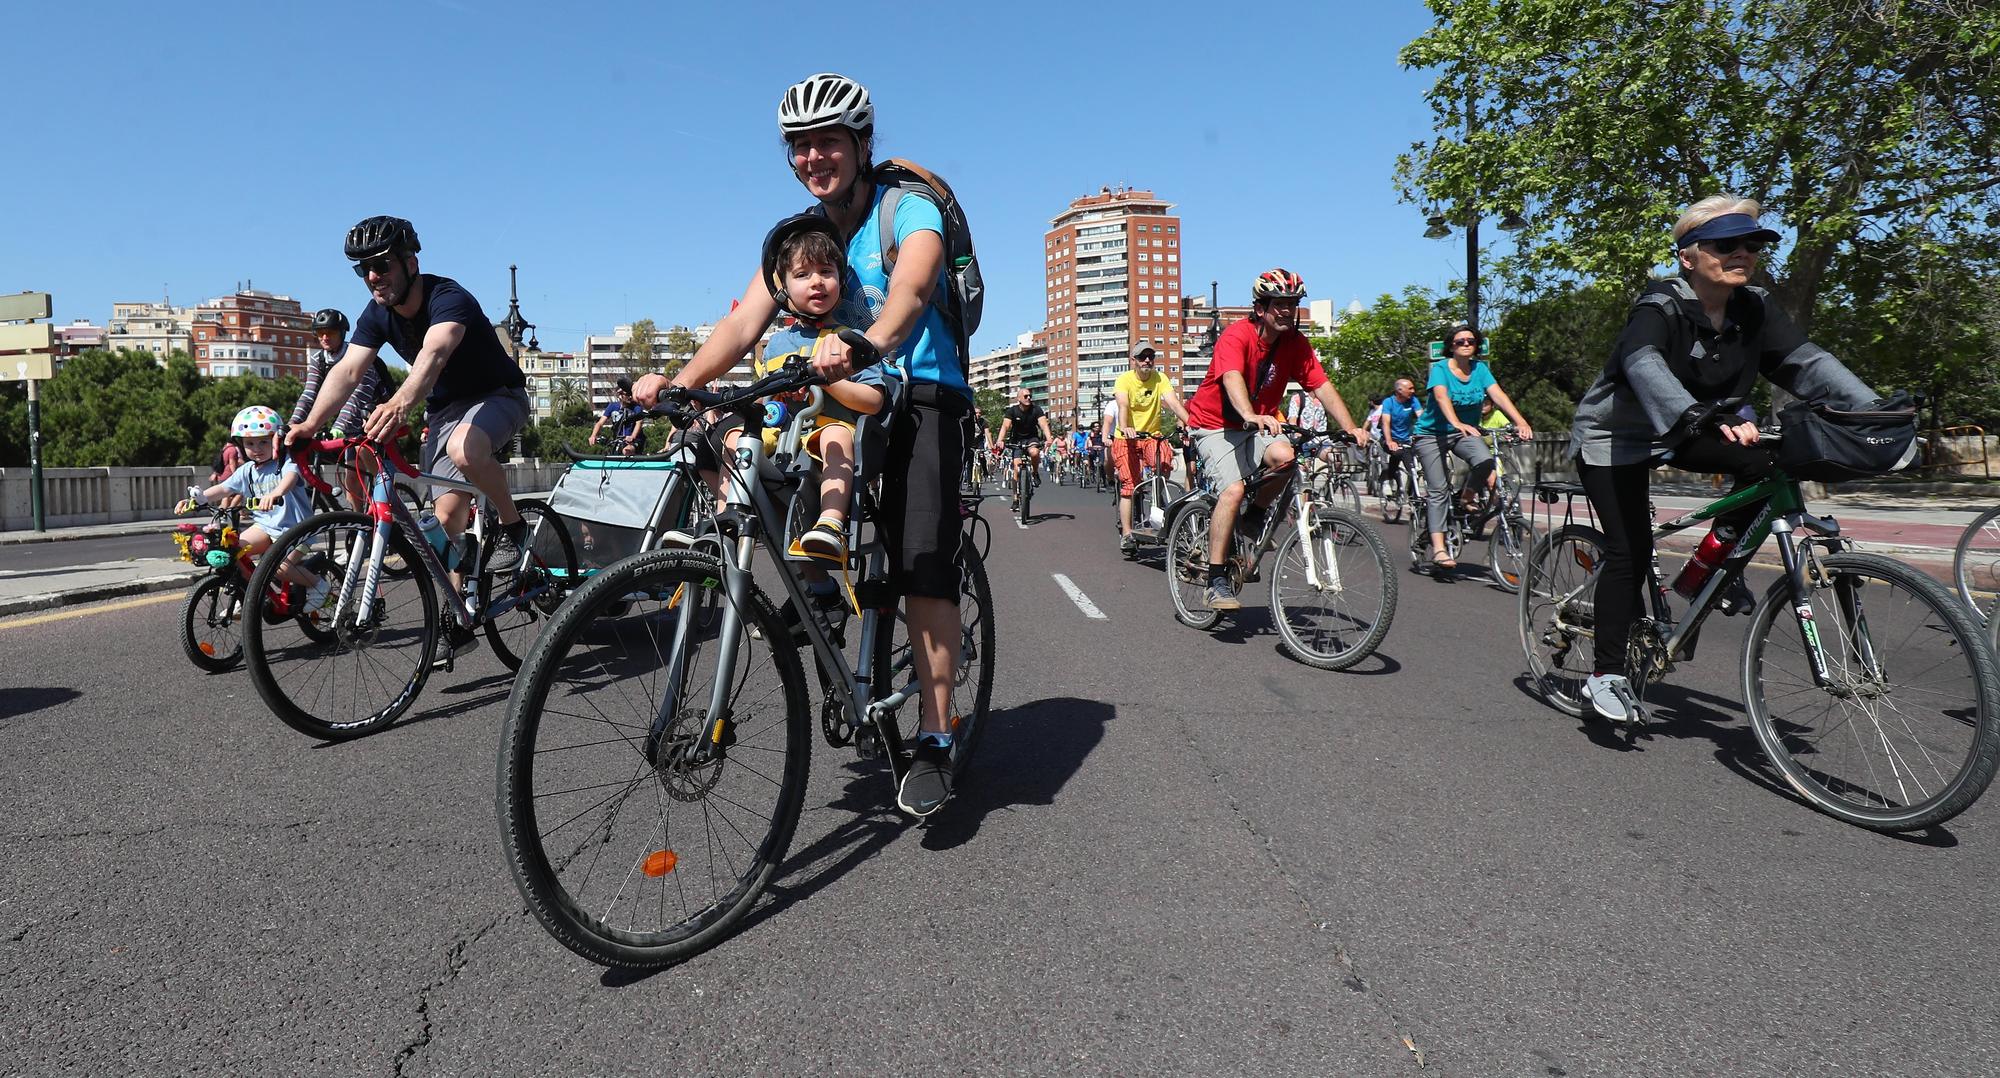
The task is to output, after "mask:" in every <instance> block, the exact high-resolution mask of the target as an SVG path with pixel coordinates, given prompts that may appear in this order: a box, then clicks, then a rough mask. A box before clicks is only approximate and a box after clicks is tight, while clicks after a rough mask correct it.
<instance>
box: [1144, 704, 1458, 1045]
mask: <svg viewBox="0 0 2000 1078" xmlns="http://www.w3.org/2000/svg"><path fill="white" fill-rule="evenodd" d="M1175 722H1176V723H1178V724H1179V726H1180V729H1181V733H1182V736H1183V737H1184V738H1185V739H1186V740H1187V746H1188V749H1189V751H1190V752H1191V753H1192V754H1193V756H1194V758H1195V759H1196V760H1198V761H1200V763H1201V766H1202V769H1203V770H1205V771H1206V772H1207V773H1208V780H1209V782H1211V783H1213V784H1214V786H1215V789H1216V792H1217V794H1219V795H1220V796H1221V798H1222V803H1223V804H1224V805H1225V806H1226V807H1227V808H1228V809H1229V812H1230V814H1231V815H1233V816H1235V817H1236V820H1237V822H1238V823H1240V824H1242V825H1243V830H1244V831H1245V832H1247V833H1248V834H1249V835H1250V838H1251V840H1252V841H1253V842H1254V843H1255V844H1256V845H1257V847H1258V848H1259V849H1260V850H1262V851H1263V853H1264V857H1265V858H1266V859H1267V860H1268V861H1270V863H1271V869H1272V871H1274V872H1276V873H1277V874H1278V879H1279V880H1281V881H1283V883H1284V886H1285V890H1286V891H1287V892H1289V893H1290V895H1291V898H1292V901H1294V902H1297V903H1298V904H1299V911H1300V912H1301V913H1302V914H1304V915H1305V919H1306V921H1307V922H1308V923H1309V924H1310V925H1311V926H1312V928H1313V930H1314V931H1316V932H1332V931H1334V923H1333V922H1332V921H1331V920H1326V919H1323V918H1322V917H1321V916H1320V915H1319V914H1318V913H1317V912H1315V911H1314V909H1313V902H1312V897H1311V895H1310V894H1309V893H1308V892H1307V890H1306V887H1305V884H1303V883H1302V882H1300V881H1299V879H1298V877H1297V876H1295V875H1293V874H1292V872H1291V870H1290V869H1288V868H1286V867H1285V862H1284V858H1282V857H1280V856H1279V854H1278V844H1277V840H1276V839H1274V838H1272V837H1271V836H1270V835H1267V834H1265V833H1264V832H1263V831H1261V830H1259V829H1258V827H1257V821H1256V820H1254V819H1252V818H1251V816H1250V814H1249V813H1248V812H1246V811H1244V809H1243V805H1242V803H1241V802H1239V801H1238V800H1237V799H1236V795H1235V794H1233V793H1231V792H1230V789H1229V784H1228V782H1227V780H1225V779H1224V778H1223V775H1222V771H1221V769H1220V768H1218V767H1217V766H1216V764H1215V762H1214V761H1213V760H1212V759H1211V758H1210V756H1209V754H1208V753H1206V752H1204V751H1203V750H1202V747H1201V743H1200V741H1199V740H1197V739H1196V737H1195V729H1194V726H1193V724H1192V723H1190V722H1189V721H1188V719H1187V718H1186V717H1185V716H1184V715H1180V714H1176V716H1175ZM1333 957H1334V961H1336V962H1338V963H1339V964H1340V968H1341V971H1342V972H1343V973H1345V974H1346V976H1345V977H1343V978H1342V980H1341V983H1342V984H1343V985H1345V986H1346V987H1347V989H1348V990H1349V991H1351V992H1353V993H1355V994H1356V995H1359V996H1362V997H1363V998H1364V999H1365V1000H1366V1002H1367V1004H1368V1006H1370V1007H1372V1008H1373V1009H1374V1010H1375V1011H1377V1012H1378V1013H1380V1014H1381V1015H1382V1016H1384V1017H1385V1018H1386V1019H1387V1020H1388V1022H1389V1041H1390V1043H1391V1044H1399V1045H1401V1046H1403V1047H1404V1048H1407V1049H1408V1050H1409V1052H1410V1056H1409V1058H1410V1060H1411V1061H1412V1062H1414V1063H1415V1064H1416V1065H1417V1066H1418V1067H1419V1068H1423V1069H1430V1068H1432V1067H1433V1066H1434V1064H1435V1061H1434V1060H1430V1059H1428V1058H1426V1057H1427V1051H1426V1049H1425V1048H1424V1047H1423V1046H1422V1042H1420V1041H1419V1040H1417V1036H1416V1034H1417V1031H1416V1030H1415V1028H1413V1027H1412V1025H1411V1024H1410V1023H1409V1022H1408V1021H1407V1020H1405V1019H1404V1018H1403V1016H1402V1015H1400V1014H1398V1013H1397V1012H1396V1009H1395V1007H1394V1006H1393V1005H1392V1004H1391V1003H1390V1001H1389V1000H1388V999H1387V998H1385V996H1384V995H1383V993H1381V992H1379V991H1377V990H1376V988H1375V985H1374V983H1373V982H1372V981H1371V980H1370V978H1369V977H1368V976H1367V975H1366V974H1365V973H1363V972H1362V969H1361V967H1360V966H1359V965H1358V964H1357V963H1356V962H1355V961H1354V953H1353V951H1352V950H1351V949H1350V948H1349V947H1348V944H1347V941H1346V940H1345V939H1342V938H1341V937H1339V936H1337V935H1336V936H1334V937H1333Z"/></svg>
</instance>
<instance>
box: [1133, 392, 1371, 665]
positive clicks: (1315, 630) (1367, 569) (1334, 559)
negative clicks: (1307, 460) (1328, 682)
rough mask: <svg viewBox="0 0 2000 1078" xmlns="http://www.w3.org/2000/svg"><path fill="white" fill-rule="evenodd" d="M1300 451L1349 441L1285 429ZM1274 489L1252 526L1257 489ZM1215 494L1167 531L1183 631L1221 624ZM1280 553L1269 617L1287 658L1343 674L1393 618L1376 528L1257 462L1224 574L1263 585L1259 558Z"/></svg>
mask: <svg viewBox="0 0 2000 1078" xmlns="http://www.w3.org/2000/svg"><path fill="white" fill-rule="evenodd" d="M1284 431H1285V433H1286V434H1287V435H1288V436H1290V438H1291V440H1292V444H1293V445H1294V446H1295V447H1296V446H1297V445H1298V444H1299V443H1301V442H1303V441H1307V440H1310V439H1312V438H1318V437H1327V436H1332V437H1334V438H1335V439H1336V440H1340V439H1347V438H1351V436H1350V435H1348V434H1347V433H1346V432H1345V431H1336V432H1328V431H1318V430H1308V429H1306V428H1303V427H1296V426H1292V425H1291V424H1286V425H1285V427H1284ZM1274 484H1275V485H1277V486H1278V487H1279V491H1278V493H1277V495H1276V496H1275V497H1274V498H1273V499H1272V502H1271V508H1270V510H1269V511H1268V512H1265V513H1264V514H1262V516H1263V519H1262V520H1257V519H1255V514H1254V513H1253V512H1252V506H1253V505H1254V504H1255V503H1256V502H1257V500H1258V498H1257V495H1258V492H1259V491H1262V490H1264V489H1266V488H1268V487H1270V486H1272V485H1274ZM1215 505H1216V498H1215V495H1214V494H1213V493H1209V492H1206V491H1204V492H1202V493H1201V494H1198V495H1196V496H1195V497H1193V498H1190V499H1188V500H1187V502H1186V503H1185V504H1183V505H1182V507H1181V508H1180V509H1179V511H1177V512H1176V513H1175V514H1174V517H1173V520H1172V521H1171V522H1170V523H1169V525H1168V532H1167V534H1168V540H1167V591H1168V594H1169V596H1170V598H1171V599H1172V602H1173V608H1174V617H1175V618H1176V619H1177V620H1179V621H1180V622H1181V624H1183V625H1188V626H1191V627H1193V628H1196V629H1204V630H1205V629H1211V628H1214V627H1215V625H1216V623H1217V622H1219V621H1221V620H1222V613H1221V612H1220V611H1216V610H1211V609H1209V608H1208V606H1207V604H1206V600H1205V598H1204V592H1205V591H1206V589H1207V586H1208V529H1209V520H1210V518H1211V516H1212V515H1213V514H1214V512H1215ZM1274 548H1275V550H1276V557H1275V558H1274V559H1273V562H1272V571H1271V595H1270V607H1271V620H1272V622H1273V623H1275V624H1276V625H1277V628H1278V639H1279V640H1280V641H1281V642H1282V644H1283V646H1284V649H1285V652H1286V653H1287V654H1289V655H1291V656H1292V657H1293V658H1295V659H1297V660H1299V661H1300V662H1303V663H1305V664H1306V665H1308V666H1314V667H1318V668H1319V669H1321V670H1345V669H1347V668H1348V667H1350V666H1353V665H1354V664H1355V663H1358V662H1360V661H1361V660H1362V659H1365V658H1367V657H1368V656H1369V655H1371V654H1373V653H1374V651H1375V648H1376V647H1377V646H1379V645H1380V644H1381V643H1382V638H1383V637H1385V636H1387V635H1388V634H1389V623H1390V622H1391V621H1393V620H1394V619H1395V616H1396V574H1395V571H1394V570H1393V569H1392V568H1391V567H1390V565H1389V551H1388V548H1387V547H1385V546H1383V544H1382V537H1381V536H1380V535H1379V534H1377V533H1376V531H1375V529H1374V527H1373V526H1371V525H1370V524H1369V523H1368V522H1367V521H1365V520H1363V519H1362V518H1361V517H1359V516H1357V515H1356V514H1354V513H1351V512H1349V511H1347V510H1345V509H1341V508H1337V507H1335V506H1330V505H1323V504H1321V503H1320V502H1319V501H1318V500H1317V499H1316V497H1315V496H1314V494H1313V491H1312V488H1311V486H1310V485H1309V484H1308V483H1306V482H1305V478H1304V476H1303V475H1302V473H1301V469H1299V468H1296V467H1290V466H1288V467H1285V468H1279V469H1272V468H1269V467H1266V466H1264V465H1262V464H1259V465H1258V467H1257V469H1256V470H1255V471H1253V472H1251V473H1250V476H1249V477H1248V478H1247V479H1246V480H1245V489H1244V495H1243V500H1242V503H1241V505H1240V507H1239V509H1238V512H1237V517H1236V527H1235V529H1234V530H1233V531H1232V532H1231V536H1230V557H1229V563H1228V565H1229V574H1230V578H1231V580H1232V581H1233V582H1234V583H1235V585H1236V587H1237V589H1238V590H1241V589H1242V587H1243V585H1244V584H1246V583H1250V582H1253V581H1256V580H1258V579H1261V574H1262V565H1263V559H1264V555H1266V554H1268V553H1271V552H1272V551H1273V549H1274Z"/></svg>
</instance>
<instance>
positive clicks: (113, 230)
mask: <svg viewBox="0 0 2000 1078" xmlns="http://www.w3.org/2000/svg"><path fill="white" fill-rule="evenodd" d="M826 13H838V14H839V16H840V27H839V28H836V29H832V30H825V29H821V28H819V27H818V26H817V25H816V24H815V22H814V20H815V19H819V18H824V16H825V14H826ZM1427 23H1428V15H1427V13H1426V12H1425V11H1424V9H1423V7H1422V6H1421V5H1420V4H1418V3H1415V2H1410V0H1405V2H1403V3H1390V4H1378V5H1354V6H1351V7H1350V6H1349V5H1334V4H1313V3H1306V4H1295V5H1283V6H1280V7H1277V8H1269V9H1256V8H1247V9H1246V8H1235V7H1233V6H1230V5H1216V4H1200V5H1193V4H1178V3H1171V2H1169V3H1164V4H1157V3H1156V4H1141V5H1130V4H1120V3H1109V4H1107V3H1098V4H1092V5H1080V4H1075V3H1067V4H1042V3H989V4H980V5H952V4H916V5H910V4H897V5H875V4H870V3H862V2H843V3H827V4H816V5H798V4H791V3H765V4H757V5H739V4H723V5H706V4H705V5H692V4H687V5H684V4H679V3H659V4H636V3H635V4H625V3H587V2H583V3H570V4H561V5H558V4H549V3H532V4H528V3H522V4H515V3H505V4H502V3H480V2H476V0H404V2H402V3H396V4H375V3H354V4H343V5H339V6H333V5H324V4H268V3H236V2H231V3H202V4H188V5H178V4H174V5H159V4H125V3H117V4H113V3H92V2H88V0H85V2H81V3H71V4H35V5H32V6H31V7H30V8H28V9H25V10H24V12H23V13H22V15H21V17H20V18H17V19H16V20H15V27H16V29H17V30H24V29H26V30H32V31H33V32H32V33H29V34H23V35H21V36H20V37H19V38H17V41H18V42H19V44H20V45H21V47H19V48H16V49H15V50H13V54H12V55H13V64H12V66H11V67H10V70H9V76H10V77H9V79H8V81H9V83H10V85H11V87H12V93H11V96H12V99H13V100H12V102H11V107H10V108H9V109H8V112H9V114H10V120H11V121H12V122H10V124H9V128H10V130H9V134H8V139H9V142H10V144H11V146H12V148H13V152H10V153H9V154H8V155H7V157H8V158H9V161H10V164H9V167H8V168H7V169H6V170H5V171H4V173H0V192H3V193H4V194H5V196H6V197H5V199H4V204H5V205H6V206H7V207H8V214H9V218H10V220H9V221H8V222H7V224H6V226H5V227H4V228H0V292H12V291H20V290H28V289H32V290H37V291H48V292H52V293H54V295H55V306H56V311H55V313H56V317H57V319H58V321H62V322H66V321H68V320H70V319H73V318H88V319H91V320H92V321H95V322H98V323H99V324H102V323H103V322H104V321H105V320H106V319H107V318H108V317H109V315H110V310H111V304H112V302H113V301H114V300H144V299H156V298H158V297H160V296H161V295H162V293H163V292H164V291H169V290H170V291H171V295H172V297H173V299H174V301H175V302H176V303H182V304H187V303H193V302H196V301H199V300H201V299H204V298H208V297H211V296H215V295H220V294H224V293H227V292H228V291H230V290H231V289H233V288H234V287H235V285H236V283H237V282H239V281H242V280H245V279H249V280H253V281H254V282H255V284H256V286H257V287H259V288H264V289H269V290H273V291H280V292H284V293H288V294H290V295H293V296H295V297H298V298H299V299H301V300H303V301H304V302H305V303H306V305H307V306H308V308H312V307H319V306H337V307H340V308H342V309H343V310H346V311H348V313H349V314H350V315H351V314H353V313H355V312H356V311H358V310H359V309H360V307H361V305H362V304H363V303H364V302H365V300H366V296H365V293H364V292H363V291H362V289H361V286H360V283H359V282H358V281H357V280H356V279H355V278H354V276H353V275H352V274H351V273H350V272H349V270H348V268H347V263H346V261H345V260H344V259H343V258H342V257H341V254H340V239H341V236H342V235H343V233H344V232H345V230H346V228H347V227H348V226H349V225H350V224H352V223H353V222H354V221H355V220H357V219H359V218H361V217H364V216H367V215H369V214H375V213H395V214H398V215H401V216H405V217H408V218H410V219H411V220H413V221H414V222H415V223H416V225H417V228H418V230H419V231H420V233H421V234H422V236H423V239H424V257H423V262H424V268H425V269H426V270H428V271H431V272H435V273H443V274H446V275H448V276H452V277H456V278H458V279H459V280H460V281H461V282H463V283H464V284H465V285H466V286H467V287H468V288H470V289H471V290H472V292H473V294H474V295H476V296H478V297H479V299H480V300H481V302H482V304H483V305H484V306H485V307H486V310H487V313H488V315H489V316H491V317H493V318H496V319H497V318H499V317H500V316H501V315H503V314H504V313H505V311H506V302H507V265H508V264H509V263H510V262H511V263H518V264H519V265H520V266H521V306H522V311H523V313H524V314H525V315H526V316H527V317H528V318H529V319H530V320H532V321H534V322H535V323H536V324H537V325H539V326H540V327H541V328H540V336H541V340H542V343H543V345H544V347H548V348H563V349H571V348H575V347H577V346H579V345H580V344H581V343H582V339H583V336H584V334H585V333H586V332H591V333H608V332H610V330H611V328H612V326H613V325H614V324H615V323H619V322H626V321H631V320H633V319H637V318H642V317H650V318H653V319H654V320H655V321H657V322H659V323H661V324H662V325H663V326H664V325H668V324H673V323H687V324H693V323H695V322H699V321H709V320H713V319H715V318H716V317H719V316H720V315H721V314H722V313H723V312H725V311H726V310H727V309H728V305H729V300H730V299H731V298H733V297H735V296H736V295H739V294H740V293H741V290H742V288H743V287H744V285H745V283H746V282H747V281H748V280H749V278H750V276H751V274H752V273H753V272H754V270H755V266H756V257H757V243H758V240H759V239H760V238H761V237H762V235H763V233H764V231H765V229H767V228H768V227H769V226H770V224H771V223H772V222H773V221H775V220H777V219H778V218H779V217H781V216H783V215H785V214H787V213H790V212H794V211H796V210H798V209H800V208H802V207H803V206H804V204H805V201H806V196H805V195H804V193H803V191H802V190H801V188H799V186H798V185H797V183H796V182H795V181H794V180H793V179H792V178H791V176H790V174H789V173H788V171H787V170H786V167H785V163H784V158H783V153H782V150H781V147H780V143H779V140H778V135H777V129H776V123H775V111H776V107H777V102H778V99H779V97H780V96H781V94H782V93H783V91H784V88H785V87H786V86H787V85H788V84H790V83H791V82H793V81H795V80H797V79H799V78H802V77H804V76H805V75H807V74H810V73H812V72H814V71H819V70H826V69H831V70H838V71H842V72H844V73H846V74H849V75H852V76H853V77H855V78H857V79H859V80H861V81H862V82H864V83H866V84H867V85H868V86H869V88H870V90H871V91H872V92H873V94H874V97H875V101H876V108H877V112H878V116H879V122H878V134H877V147H878V155H895V156H905V157H910V158H912V159H914V160H917V161H920V162H922V163H924V164H926V165H928V166H930V167H931V168H933V169H935V170H936V171H938V172H939V173H940V174H942V175H943V176H945V177H946V178H947V179H949V180H951V182H952V184H953V186H954V187H955V188H956V189H957V191H958V194H959V197H960V200H961V201H962V202H963V203H964V204H965V205H966V207H967V210H968V213H969V214H970V216H971V220H972V225H973V231H974V235H975V237H976V239H977V241H978V243H979V249H980V257H981V262H982V264H983V266H984V267H985V270H986V279H987V283H988V286H989V289H990V298H989V299H988V302H987V306H986V317H985V325H984V326H983V327H982V330H981V332H980V334H979V335H978V337H977V338H976V339H975V341H974V345H975V347H976V348H980V349H984V348H988V347H992V346H994V345H997V344H1000V343H1004V342H1005V341H1007V340H1009V339H1011V337H1012V336H1013V335H1014V334H1016V333H1019V332H1024V331H1028V330H1033V329H1038V328H1040V326H1041V323H1042V318H1043V314H1044V311H1043V302H1042V247H1041V243H1042V239H1041V237H1042V232H1043V230H1044V229H1046V228H1047V226H1048V220H1049V218H1050V217H1052V216H1054V215H1055V214H1056V213H1058V212H1060V211H1061V210H1062V208H1063V207H1064V206H1065V205H1066V204H1067V203H1068V201H1069V200H1070V199H1072V198H1074V197H1077V196H1079V195H1083V194H1088V193H1091V192H1094V191H1096V190H1097V189H1098V187H1099V186H1101V185H1106V184H1112V185H1116V184H1121V183H1123V184H1130V185H1133V186H1135V187H1147V188H1151V189H1152V190H1154V191H1156V192H1158V193H1159V194H1160V195H1161V196H1162V197H1164V198H1166V199H1169V200H1171V201H1172V202H1174V203H1176V205H1177V207H1178V210H1177V212H1179V213H1180V214H1181V215H1182V218H1183V234H1184V235H1183V248H1182V251H1183V256H1182V257H1183V263H1182V265H1183V280H1184V282H1186V287H1187V288H1188V289H1189V290H1193V289H1194V288H1195V287H1197V286H1196V282H1199V287H1200V288H1202V289H1205V288H1206V287H1207V282H1208V281H1209V280H1211V279H1219V280H1220V281H1221V282H1222V288H1221V295H1222V297H1223V301H1224V302H1225V303H1228V302H1243V301H1244V299H1245V293H1246V292H1247V290H1248V287H1249V283H1250V281H1251V280H1252V279H1253V278H1254V277H1255V275H1256V274H1257V273H1258V272H1259V271H1261V270H1263V269H1265V268H1268V267H1270V266H1272V265H1284V266H1287V267H1290V268H1292V269H1294V270H1297V271H1298V272H1299V273H1301V274H1303V275H1304V276H1305V278H1306V281H1307V284H1308V287H1309V288H1310V289H1311V291H1312V294H1313V296H1314V297H1315V298H1331V299H1334V300H1335V301H1337V302H1339V303H1342V304H1345V303H1346V302H1347V301H1348V300H1349V299H1351V298H1355V297H1359V298H1361V299H1362V300H1363V301H1364V302H1366V301H1368V300H1370V299H1372V298H1373V297H1374V296H1376V295H1378V294H1380V293H1382V292H1384V291H1390V290H1396V289H1400V288H1401V287H1402V286H1404V285H1406V284H1423V285H1429V286H1432V287H1435V288H1439V289H1443V288H1445V287H1448V286H1449V284H1450V282H1451V281H1453V280H1454V279H1455V278H1457V277H1458V276H1460V275H1461V274H1462V272H1463V259H1464V254H1463V252H1464V246H1463V239H1462V238H1461V237H1457V236H1455V237H1454V238H1453V239H1449V240H1438V241H1432V240H1425V239H1423V238H1422V235H1421V234H1422V232H1423V228H1424V221H1423V215H1422V213H1421V211H1420V208H1419V207H1417V206H1413V205H1407V204H1399V203H1398V202H1397V201H1396V196H1395V192H1394V189H1393V187H1392V184H1391V169H1392V166H1393V162H1394V158H1395V155H1396V153H1397V152H1398V151H1399V150H1402V149H1405V148H1407V147H1408V145H1409V144H1410V143H1411V142H1412V141H1414V140H1416V139H1419V138H1424V137H1427V135H1428V133H1429V129H1430V117H1429V112H1428V110H1427V109H1426V108H1425V106H1424V103H1423V100H1422V93H1423V90H1424V89H1425V87H1426V86H1427V85H1428V84H1429V77H1428V75H1427V74H1426V73H1421V72H1408V71H1404V70H1402V69H1400V68H1399V67H1398V66H1397V65H1396V52H1397V50H1398V49H1399V48H1400V47H1401V46H1402V45H1403V44H1404V43H1406V42H1407V41H1409V40H1410V39H1411V38H1412V37H1414V36H1415V35H1416V34H1418V33H1420V32H1421V31H1422V30H1423V28H1424V26H1425V25H1427ZM24 91H25V96H24ZM23 121H25V122H23ZM27 147H34V148H35V149H34V151H32V152H31V151H29V150H27V149H26V148H27ZM33 153H39V154H41V155H42V161H43V163H42V164H39V165H38V164H35V163H32V161H33V156H32V155H33Z"/></svg>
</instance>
